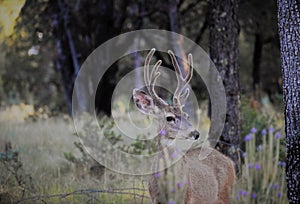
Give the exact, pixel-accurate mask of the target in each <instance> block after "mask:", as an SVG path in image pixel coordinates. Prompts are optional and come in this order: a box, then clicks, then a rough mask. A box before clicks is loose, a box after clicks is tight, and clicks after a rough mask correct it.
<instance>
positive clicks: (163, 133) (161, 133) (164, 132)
mask: <svg viewBox="0 0 300 204" xmlns="http://www.w3.org/2000/svg"><path fill="white" fill-rule="evenodd" d="M159 134H160V135H166V134H167V132H166V131H165V130H160V131H159Z"/></svg>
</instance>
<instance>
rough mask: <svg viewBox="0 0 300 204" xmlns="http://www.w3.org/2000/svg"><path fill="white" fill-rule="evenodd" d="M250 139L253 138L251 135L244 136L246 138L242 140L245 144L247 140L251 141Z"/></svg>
mask: <svg viewBox="0 0 300 204" xmlns="http://www.w3.org/2000/svg"><path fill="white" fill-rule="evenodd" d="M252 138H253V135H251V134H248V135H246V137H245V138H244V140H245V142H247V141H249V140H252Z"/></svg>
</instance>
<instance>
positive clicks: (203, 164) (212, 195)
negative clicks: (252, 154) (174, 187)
mask: <svg viewBox="0 0 300 204" xmlns="http://www.w3.org/2000/svg"><path fill="white" fill-rule="evenodd" d="M183 167H187V168H188V170H187V171H186V174H187V175H185V176H187V178H188V187H187V190H186V196H185V201H183V202H184V203H186V204H201V203H203V204H221V203H222V204H227V203H230V195H231V191H232V188H233V184H234V180H235V170H234V165H233V162H232V161H231V159H229V158H228V157H226V156H225V155H223V154H222V153H220V152H219V151H217V150H215V149H213V148H211V147H203V148H201V149H192V150H189V151H188V152H187V153H186V154H185V155H184V156H183V158H181V160H180V161H179V162H178V163H176V164H175V166H173V167H172V168H175V169H176V171H175V172H177V173H178V174H181V173H182V168H183ZM168 171H169V170H168ZM180 177H182V175H179V176H178V175H177V178H180ZM149 191H150V196H151V198H152V202H153V203H162V202H159V201H158V200H159V194H160V193H165V192H162V190H161V189H159V185H158V180H157V178H156V177H155V176H154V175H153V176H151V178H150V180H149ZM183 202H182V203H183Z"/></svg>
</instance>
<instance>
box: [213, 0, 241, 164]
mask: <svg viewBox="0 0 300 204" xmlns="http://www.w3.org/2000/svg"><path fill="white" fill-rule="evenodd" d="M237 2H238V1H237V0H211V1H209V17H210V21H209V22H210V25H209V30H210V34H209V41H210V56H211V59H212V61H213V62H214V64H215V66H216V68H217V69H218V71H219V72H220V75H221V77H222V79H223V83H224V87H225V92H226V103H227V113H226V120H225V125H224V129H223V133H222V136H221V140H223V141H225V142H228V143H230V144H231V145H233V146H234V147H235V148H238V147H239V146H240V115H239V80H238V79H239V75H238V65H237V59H238V35H239V24H238V20H237V7H238V5H237ZM221 146H222V144H221ZM232 150H233V148H231V146H229V145H225V146H224V147H222V151H223V152H224V153H225V154H226V155H228V156H230V157H231V158H232V159H233V161H234V162H235V164H236V168H237V170H239V167H240V162H239V158H240V157H239V152H238V151H232Z"/></svg>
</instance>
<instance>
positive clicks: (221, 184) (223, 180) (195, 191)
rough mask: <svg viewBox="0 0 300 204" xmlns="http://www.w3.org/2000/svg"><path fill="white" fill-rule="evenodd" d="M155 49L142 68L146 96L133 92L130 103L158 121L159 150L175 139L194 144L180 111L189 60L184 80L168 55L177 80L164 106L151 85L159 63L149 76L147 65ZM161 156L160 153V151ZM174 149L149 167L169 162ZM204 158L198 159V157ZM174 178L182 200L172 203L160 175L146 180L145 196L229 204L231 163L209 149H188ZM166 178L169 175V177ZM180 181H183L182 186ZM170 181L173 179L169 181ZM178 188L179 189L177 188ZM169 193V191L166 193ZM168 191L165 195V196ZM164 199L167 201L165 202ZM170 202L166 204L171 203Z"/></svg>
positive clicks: (185, 95) (195, 134)
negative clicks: (169, 99)
mask: <svg viewBox="0 0 300 204" xmlns="http://www.w3.org/2000/svg"><path fill="white" fill-rule="evenodd" d="M154 52H155V49H154V48H153V49H152V50H151V51H150V52H149V54H148V55H147V57H146V60H145V65H144V81H145V83H146V84H145V85H146V87H147V90H148V92H149V93H146V92H145V91H142V90H138V89H134V90H133V100H134V103H135V104H136V106H137V108H138V109H139V110H140V111H141V112H142V113H144V114H147V115H152V116H154V117H155V118H156V119H157V120H158V122H159V123H158V124H160V125H159V126H160V127H159V132H160V133H159V136H158V145H159V146H158V147H159V150H162V149H164V148H163V144H167V145H169V144H171V143H172V141H174V140H175V139H189V140H197V139H199V137H200V133H199V132H198V131H197V130H196V129H195V128H194V127H193V126H192V125H191V123H190V122H189V121H188V114H187V113H185V112H184V111H183V107H184V104H185V102H186V100H187V98H188V96H189V89H188V88H187V87H186V86H187V85H188V83H189V82H190V80H191V78H192V76H193V59H192V55H191V54H189V55H188V64H189V70H188V73H187V74H186V76H185V77H184V76H183V74H182V73H181V71H180V67H179V65H178V62H177V59H176V57H175V55H174V53H173V52H171V51H168V53H169V55H170V57H171V61H172V64H173V66H174V69H175V73H176V77H177V88H176V90H175V92H174V95H173V104H171V105H170V104H168V103H167V102H166V101H165V100H163V99H162V98H161V97H159V96H158V94H157V93H156V92H155V83H156V80H157V78H158V77H159V75H160V72H158V68H159V66H160V65H161V63H162V61H161V60H159V61H158V62H156V64H155V65H154V66H153V70H152V71H151V72H150V70H149V69H150V68H149V66H150V61H151V58H152V57H153V55H154ZM163 152H164V151H163ZM174 152H176V149H175V148H173V149H172V148H169V149H168V150H167V152H165V153H164V154H161V155H160V156H159V158H158V159H156V160H155V161H154V163H153V166H156V167H157V165H158V163H159V159H160V158H162V157H163V158H164V159H165V158H172V156H170V155H173V153H174ZM201 154H202V155H205V157H202V158H200V155H201ZM175 167H176V170H175V171H174V172H175V173H177V178H179V179H181V182H182V183H185V186H186V188H185V190H184V193H183V198H182V197H181V198H180V199H183V200H181V201H180V200H178V199H176V201H174V199H173V198H172V196H170V194H172V192H173V193H174V190H175V189H174V188H173V189H171V190H170V189H168V188H167V187H166V186H165V185H167V183H168V181H165V182H164V183H162V184H160V183H159V179H160V178H159V177H161V175H160V174H158V173H156V174H154V175H152V176H151V177H150V180H149V192H150V196H151V199H152V202H153V203H168V202H170V199H171V198H172V199H173V201H172V202H173V203H175V202H176V203H195V204H199V203H204V204H216V203H230V195H231V190H232V188H233V184H234V180H235V170H234V165H233V162H232V161H231V159H229V158H228V157H226V156H225V155H223V154H221V153H220V152H219V151H217V150H215V149H213V148H212V147H209V146H203V147H201V148H196V149H190V150H188V151H187V152H185V154H183V157H182V158H181V159H180V161H179V162H178V163H176V164H175V166H174V167H172V168H175ZM163 174H164V175H166V174H168V170H167V169H166V170H164V171H163ZM169 174H170V173H169ZM182 178H186V179H185V180H186V181H185V182H184V181H183V180H182ZM173 179H174V178H173ZM182 183H181V184H180V183H177V186H175V187H176V189H178V188H183V187H182ZM179 184H180V185H179ZM169 190H170V191H169ZM168 191H169V192H168ZM166 197H168V198H167V199H166ZM172 202H170V203H172Z"/></svg>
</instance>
